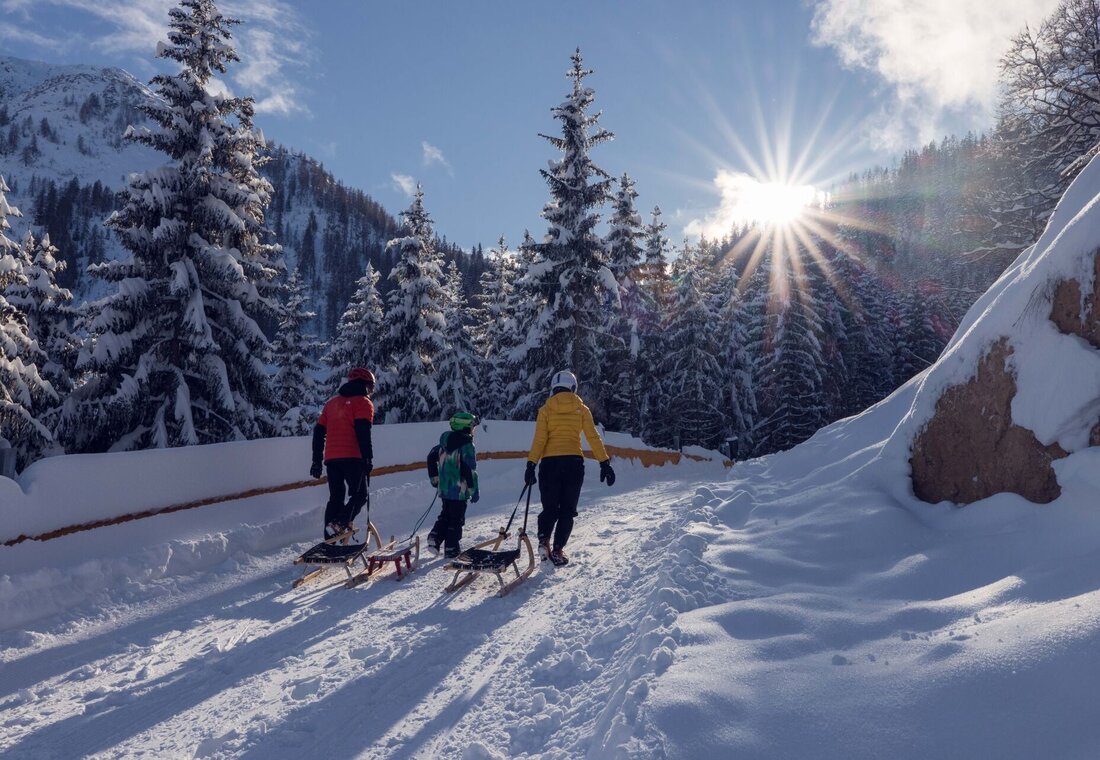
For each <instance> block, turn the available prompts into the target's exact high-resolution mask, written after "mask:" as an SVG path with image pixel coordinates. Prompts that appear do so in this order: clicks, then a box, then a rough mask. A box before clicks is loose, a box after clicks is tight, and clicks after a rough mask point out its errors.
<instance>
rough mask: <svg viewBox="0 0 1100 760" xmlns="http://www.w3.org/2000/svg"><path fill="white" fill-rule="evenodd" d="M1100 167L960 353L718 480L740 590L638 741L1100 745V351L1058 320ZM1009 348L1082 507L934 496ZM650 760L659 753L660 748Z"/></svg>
mask: <svg viewBox="0 0 1100 760" xmlns="http://www.w3.org/2000/svg"><path fill="white" fill-rule="evenodd" d="M1098 193H1100V163H1098V162H1097V161H1093V162H1092V164H1090V165H1089V167H1087V169H1086V170H1085V171H1084V172H1083V173H1082V174H1081V176H1080V177H1078V179H1077V180H1076V181H1075V182H1074V183H1073V185H1072V186H1071V188H1070V189H1069V191H1067V193H1066V195H1065V197H1064V198H1063V199H1062V201H1061V203H1060V204H1059V206H1058V209H1057V211H1056V212H1055V214H1054V216H1053V217H1052V219H1051V222H1050V226H1049V227H1048V229H1047V230H1046V232H1045V233H1044V234H1043V236H1042V238H1041V239H1040V240H1039V241H1038V242H1037V243H1036V244H1035V246H1033V247H1032V248H1031V249H1029V250H1028V251H1025V252H1024V253H1023V254H1022V255H1021V256H1020V257H1019V259H1018V260H1017V261H1016V262H1015V263H1014V264H1013V266H1012V267H1011V268H1010V269H1009V270H1008V271H1006V272H1005V274H1004V275H1003V276H1002V277H1001V278H1000V279H999V280H998V282H997V283H996V284H995V285H994V286H993V288H992V289H991V290H990V291H989V292H988V293H986V294H985V296H983V297H982V298H981V299H980V300H979V301H978V302H977V303H976V304H975V305H974V307H973V308H972V309H971V310H970V312H969V313H968V315H967V317H966V319H965V320H964V321H963V323H962V326H961V327H960V328H959V331H958V333H957V334H956V336H955V337H954V339H953V340H952V342H951V344H950V345H949V346H948V349H947V350H946V351H945V353H944V355H943V356H942V357H941V358H940V360H939V361H938V362H937V363H936V364H935V365H933V366H932V367H931V368H929V370H927V371H926V372H925V373H923V374H922V375H920V376H918V377H917V378H914V379H913V380H912V381H911V382H910V383H908V384H907V385H906V386H904V387H902V388H901V389H899V390H898V391H897V392H895V393H894V394H893V395H892V396H891V397H890V398H888V399H886V400H885V401H883V402H881V403H880V404H878V405H877V406H875V407H872V408H871V409H869V410H867V411H866V412H864V413H863V414H861V415H858V416H856V417H853V418H850V419H847V420H843V421H840V422H838V423H835V424H834V425H831V426H830V427H828V428H826V429H824V430H821V431H819V432H818V433H817V434H816V435H815V436H814V437H813V438H811V439H810V440H809V441H807V442H806V443H804V444H802V445H801V446H798V447H796V448H795V449H792V450H790V451H788V452H784V453H781V454H776V455H773V456H769V457H764V458H762V459H759V460H754V461H751V462H747V463H744V464H738V465H735V466H734V468H733V469H732V470H731V473H730V479H729V482H727V483H724V484H720V485H716V486H712V487H710V488H700V489H699V490H698V491H697V494H696V497H695V499H694V501H693V502H692V508H691V511H690V512H689V516H690V517H691V520H692V522H691V523H690V524H689V525H688V526H687V528H686V530H687V532H688V533H689V534H692V535H695V536H698V537H699V539H698V540H699V541H700V542H701V543H702V546H700V547H698V548H697V551H698V552H699V556H700V557H701V558H702V560H703V561H704V562H705V563H706V564H707V565H708V566H709V569H710V575H711V577H712V579H715V580H716V581H718V580H720V581H723V582H724V583H725V584H726V586H727V589H728V591H727V598H726V600H725V601H723V602H720V603H712V604H706V605H700V606H697V607H695V608H690V607H689V608H687V609H684V610H683V611H682V612H681V613H680V614H679V615H678V616H677V618H676V620H675V621H674V623H670V624H669V625H670V626H674V627H675V628H677V629H679V630H680V631H681V632H682V635H681V636H680V637H679V646H678V647H677V648H676V650H675V653H674V654H675V658H674V662H673V663H672V664H671V665H670V667H669V668H668V669H667V671H665V672H664V673H663V674H662V675H660V676H659V677H658V678H657V679H656V680H655V681H653V682H652V683H651V684H650V688H649V691H650V695H649V697H648V698H647V699H646V700H645V702H644V703H643V704H642V705H641V711H640V714H641V717H640V719H639V720H638V721H637V724H636V725H635V726H634V727H633V728H632V730H631V731H630V732H629V738H628V739H624V741H623V742H622V743H621V744H620V745H619V746H620V748H622V747H627V746H630V742H631V741H633V742H635V743H644V744H646V745H647V746H657V747H660V748H662V749H661V751H660V752H653V753H652V754H651V755H650V756H661V757H667V758H696V757H743V758H790V757H860V758H863V757H867V758H871V757H891V758H896V759H899V760H904V759H906V758H912V759H913V760H917V759H918V758H921V759H923V758H928V757H997V758H1002V759H1009V760H1011V759H1016V758H1018V759H1019V760H1024V759H1025V758H1034V757H1058V758H1085V757H1093V756H1095V755H1096V748H1097V747H1098V746H1100V721H1097V710H1096V706H1095V699H1094V692H1095V684H1096V682H1097V679H1100V657H1098V656H1097V654H1096V653H1097V652H1098V651H1100V549H1098V548H1097V547H1100V511H1098V510H1097V509H1096V494H1097V492H1098V490H1100V475H1098V474H1097V473H1100V448H1087V430H1088V426H1089V425H1090V424H1091V423H1092V422H1094V421H1095V417H1096V414H1095V411H1096V410H1095V409H1094V408H1093V406H1094V405H1095V403H1096V401H1095V400H1096V399H1097V398H1098V397H1100V361H1098V352H1097V351H1096V350H1095V349H1093V348H1091V347H1089V346H1088V345H1087V344H1086V343H1085V341H1083V340H1080V339H1078V338H1074V337H1069V336H1065V335H1061V334H1059V333H1058V332H1057V330H1055V329H1054V328H1053V326H1052V325H1051V323H1050V321H1049V319H1048V315H1049V314H1050V297H1051V295H1052V293H1053V290H1054V286H1055V285H1056V283H1057V282H1058V281H1060V280H1062V279H1067V278H1077V279H1078V280H1079V281H1080V282H1081V283H1082V288H1083V289H1086V290H1087V289H1088V286H1089V285H1090V284H1091V282H1092V254H1093V253H1094V252H1095V251H1096V249H1097V247H1098V245H1100V204H1098V203H1097V199H1098ZM1002 336H1008V338H1009V341H1010V343H1011V345H1012V348H1013V349H1014V353H1013V355H1012V358H1011V364H1012V369H1013V370H1014V371H1015V373H1016V380H1017V384H1018V393H1017V395H1016V397H1015V398H1014V400H1013V405H1012V416H1013V419H1014V421H1015V422H1016V423H1017V424H1020V425H1023V426H1025V427H1028V428H1030V429H1032V430H1034V431H1035V433H1036V435H1037V436H1038V438H1039V439H1040V441H1041V442H1043V443H1051V442H1055V441H1056V442H1058V443H1060V444H1061V445H1062V446H1064V447H1066V448H1067V449H1068V450H1071V451H1074V452H1075V453H1072V454H1071V455H1070V456H1068V457H1066V458H1065V459H1062V460H1058V461H1056V462H1055V463H1054V469H1055V472H1056V474H1057V478H1058V482H1059V485H1060V486H1061V489H1062V492H1061V496H1060V497H1059V498H1057V499H1056V500H1055V501H1053V502H1051V503H1050V504H1046V505H1036V504H1032V503H1030V502H1027V501H1026V500H1024V499H1023V498H1021V497H1019V496H1017V495H1015V494H1007V493H1002V494H998V495H996V496H993V497H991V498H989V499H985V500H983V501H979V502H976V503H975V504H973V505H970V506H969V507H967V508H966V509H963V510H959V509H955V508H954V507H953V506H951V505H950V504H948V503H946V502H945V503H941V504H937V505H930V504H926V503H924V502H921V501H918V500H917V499H916V498H915V496H914V495H913V492H912V488H911V485H910V479H909V463H908V459H909V453H910V452H909V449H910V445H911V442H912V440H913V438H914V436H915V435H916V434H917V433H918V432H919V430H920V429H921V427H922V426H923V425H925V424H926V423H927V422H928V420H929V419H930V418H931V416H932V414H933V411H934V408H935V404H936V401H937V400H938V399H939V397H940V395H941V394H942V392H943V390H944V389H945V388H947V387H949V386H952V385H955V384H957V383H960V382H964V381H966V380H967V379H968V378H969V377H970V376H971V375H972V373H973V372H974V370H975V367H976V366H977V363H978V360H979V359H980V358H981V356H982V355H983V354H984V352H985V351H986V350H987V349H988V348H989V347H990V346H991V345H992V344H993V343H994V342H995V341H996V340H997V339H999V338H1001V337H1002ZM641 756H646V755H641Z"/></svg>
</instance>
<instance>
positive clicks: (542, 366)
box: [518, 49, 616, 416]
mask: <svg viewBox="0 0 1100 760" xmlns="http://www.w3.org/2000/svg"><path fill="white" fill-rule="evenodd" d="M572 61H573V66H572V68H571V69H570V70H569V73H568V76H569V78H570V79H571V80H572V82H573V87H572V91H571V92H570V93H569V95H568V96H567V97H566V100H565V101H564V102H563V103H561V104H560V105H558V106H557V107H555V108H553V109H551V111H552V113H553V114H554V118H555V119H557V120H558V121H560V122H561V130H562V131H561V136H560V137H556V136H550V135H541V137H543V138H544V139H546V140H547V141H548V142H549V143H550V144H551V145H553V146H554V147H555V148H556V149H557V150H559V151H561V153H562V157H561V159H559V160H556V161H551V162H550V168H549V169H543V170H541V174H542V176H543V178H544V179H545V180H546V183H547V185H548V186H549V188H550V201H549V202H548V203H547V204H546V205H545V206H544V207H543V211H542V216H543V218H544V219H546V221H547V222H548V223H549V225H550V227H549V230H548V232H547V235H546V238H545V240H544V242H543V243H542V244H541V245H540V246H539V250H540V253H541V255H542V259H543V261H542V262H541V263H540V265H538V266H540V269H539V270H538V272H537V274H533V273H529V274H528V276H531V277H532V278H533V279H534V280H536V282H537V285H536V288H537V290H538V291H539V293H540V294H541V296H542V302H543V313H542V314H540V315H539V317H538V319H536V320H535V322H534V324H533V325H531V326H530V330H529V332H528V334H527V341H526V344H525V345H526V346H527V350H526V351H525V353H526V356H525V357H524V359H523V364H524V369H525V371H526V372H528V373H529V377H530V384H529V388H528V392H527V394H526V395H525V396H524V397H523V398H521V399H520V400H519V403H518V407H519V408H520V409H522V410H524V411H527V412H530V411H531V410H532V409H533V408H537V406H538V403H537V402H538V401H539V400H541V397H542V396H544V395H545V387H546V384H547V383H548V382H549V381H550V378H551V377H552V375H553V373H554V372H555V371H556V370H561V369H571V370H572V371H573V372H574V373H575V374H576V375H577V377H578V378H579V380H580V382H581V385H582V387H585V386H586V384H588V383H595V382H596V381H597V379H598V377H599V371H600V362H599V343H598V336H599V333H600V327H601V308H602V305H603V303H604V298H605V294H606V293H607V292H608V291H611V292H614V290H615V289H616V285H615V282H614V277H613V276H612V275H611V271H610V270H609V269H608V268H607V266H606V256H605V253H604V249H603V244H602V241H601V240H600V238H599V237H598V236H597V235H596V233H595V226H596V224H597V223H598V222H599V219H600V215H599V212H598V209H600V208H601V207H602V206H603V204H604V203H605V202H606V201H607V200H608V198H609V197H610V192H611V189H610V188H611V177H610V176H609V175H608V174H607V173H606V172H605V171H604V170H603V169H600V168H599V167H598V166H596V164H594V163H593V162H592V159H591V158H590V157H589V153H590V151H591V149H592V148H594V147H595V146H597V145H599V144H600V143H603V142H606V141H608V140H610V139H612V137H613V135H612V134H611V133H610V132H608V131H607V130H605V129H603V128H602V127H600V126H599V119H600V113H599V112H597V113H594V114H593V113H589V109H590V108H591V107H592V104H593V102H594V100H595V94H594V92H593V90H592V89H591V88H589V87H585V86H584V78H585V77H586V76H588V75H589V74H591V73H592V72H591V71H590V70H588V69H585V68H584V66H583V65H582V59H581V52H580V50H579V49H578V50H577V51H576V52H575V53H574V54H573V56H572ZM587 387H594V386H587ZM593 411H594V413H596V414H597V416H599V414H600V410H599V409H598V408H596V409H594V410H593Z"/></svg>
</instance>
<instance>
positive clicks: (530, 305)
mask: <svg viewBox="0 0 1100 760" xmlns="http://www.w3.org/2000/svg"><path fill="white" fill-rule="evenodd" d="M548 268H549V267H548V265H547V263H546V261H545V259H544V258H543V256H542V251H541V249H540V246H539V245H538V243H536V242H535V240H534V238H533V237H531V233H530V232H529V231H528V230H524V231H523V242H522V243H520V246H519V263H518V270H519V271H518V272H517V275H516V277H515V281H514V285H513V288H512V292H511V293H510V294H509V298H508V300H507V301H506V302H505V303H506V304H507V306H506V309H505V311H506V312H507V313H508V314H510V315H511V318H512V321H513V323H514V324H515V339H514V340H512V341H509V345H510V346H511V348H510V349H509V350H507V351H501V352H500V353H499V354H498V359H497V362H496V367H497V368H498V370H499V371H500V373H501V378H502V380H503V382H504V383H505V384H506V388H507V392H506V394H505V396H506V398H507V402H506V404H505V410H504V411H505V415H504V416H505V417H507V418H508V419H513V420H529V419H532V418H534V416H535V415H536V414H537V413H538V409H539V407H540V406H541V405H542V402H543V400H544V399H545V397H546V393H547V391H548V390H549V389H548V388H547V384H548V383H549V378H548V377H547V378H543V377H542V375H541V373H539V372H533V371H532V369H531V366H530V359H531V354H532V351H533V350H534V348H535V346H536V344H535V343H534V341H533V339H534V338H537V337H538V336H539V335H540V333H539V331H538V320H539V319H540V317H541V316H542V314H543V313H544V311H545V303H546V298H545V295H544V290H545V288H544V287H543V278H544V276H545V272H546V270H547V269H548Z"/></svg>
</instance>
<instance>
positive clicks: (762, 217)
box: [733, 179, 821, 226]
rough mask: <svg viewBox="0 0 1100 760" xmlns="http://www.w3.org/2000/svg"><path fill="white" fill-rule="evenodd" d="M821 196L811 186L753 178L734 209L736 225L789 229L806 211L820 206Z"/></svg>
mask: <svg viewBox="0 0 1100 760" xmlns="http://www.w3.org/2000/svg"><path fill="white" fill-rule="evenodd" d="M820 196H821V193H819V192H818V191H817V190H816V189H814V187H812V186H811V185H787V184H784V183H781V182H760V181H759V180H755V179H752V180H751V181H750V182H748V183H746V186H745V187H744V189H743V190H742V192H741V193H740V197H739V199H738V204H737V205H736V206H735V207H734V208H733V214H734V217H735V219H736V221H737V222H740V223H742V224H762V225H781V226H786V225H789V224H792V223H794V222H796V221H797V220H798V219H799V218H800V217H801V216H802V215H803V213H805V211H806V209H807V208H809V207H811V206H814V205H815V204H816V205H820Z"/></svg>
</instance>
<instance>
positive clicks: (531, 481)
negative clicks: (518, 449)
mask: <svg viewBox="0 0 1100 760" xmlns="http://www.w3.org/2000/svg"><path fill="white" fill-rule="evenodd" d="M537 482H539V479H538V477H537V476H536V475H535V463H534V462H528V463H527V472H525V473H523V484H524V485H526V486H533V485H535V483H537Z"/></svg>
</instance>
